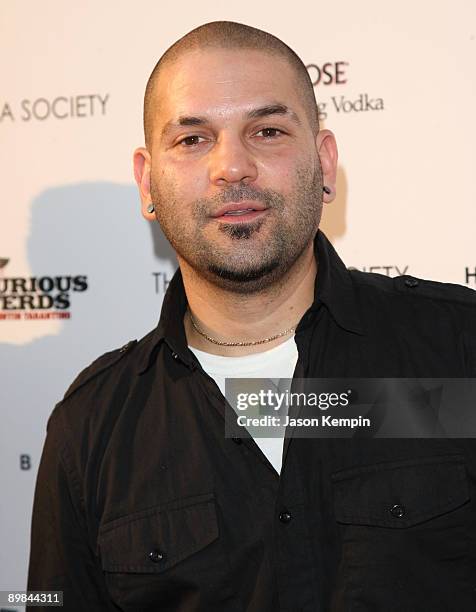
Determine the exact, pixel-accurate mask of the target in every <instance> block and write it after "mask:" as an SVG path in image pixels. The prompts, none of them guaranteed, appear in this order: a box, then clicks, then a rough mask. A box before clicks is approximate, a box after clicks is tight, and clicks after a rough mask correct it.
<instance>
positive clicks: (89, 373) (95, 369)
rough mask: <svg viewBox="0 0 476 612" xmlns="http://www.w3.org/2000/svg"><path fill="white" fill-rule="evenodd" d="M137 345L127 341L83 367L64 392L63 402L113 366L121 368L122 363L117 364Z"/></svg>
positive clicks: (134, 341) (135, 342) (134, 342)
mask: <svg viewBox="0 0 476 612" xmlns="http://www.w3.org/2000/svg"><path fill="white" fill-rule="evenodd" d="M137 344H138V342H137V340H129V342H127V343H126V344H124V345H123V346H121V347H120V348H117V349H114V350H112V351H108V352H107V353H104V354H102V355H100V356H99V357H97V358H96V359H95V360H94V361H93V362H92V363H90V364H89V365H88V366H87V367H85V368H84V369H83V370H82V371H81V372H80V373H79V374H78V375H77V376H76V378H75V379H74V380H73V382H72V383H71V384H70V386H69V387H68V389H67V390H66V393H65V394H64V397H63V400H65V399H68V398H69V397H70V396H72V395H73V394H74V393H76V392H77V391H78V390H79V389H80V388H82V387H84V386H85V385H87V384H88V383H90V382H92V381H93V380H94V379H96V378H98V377H101V376H102V375H105V374H106V373H107V372H108V371H109V370H110V369H112V368H114V367H115V366H116V367H117V366H119V367H121V368H122V366H123V365H124V363H119V362H123V360H124V358H125V357H126V355H128V354H129V353H131V351H132V350H133V349H134V348H135V346H136V345H137Z"/></svg>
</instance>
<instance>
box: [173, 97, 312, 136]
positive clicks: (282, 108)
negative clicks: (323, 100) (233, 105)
mask: <svg viewBox="0 0 476 612" xmlns="http://www.w3.org/2000/svg"><path fill="white" fill-rule="evenodd" d="M270 115H285V116H287V117H289V118H290V119H292V121H294V123H296V124H297V125H301V120H300V119H299V117H298V116H297V115H296V113H295V112H294V111H293V110H291V109H290V108H288V107H287V106H286V105H285V104H266V105H265V106H260V107H258V108H253V109H252V110H250V111H248V112H247V113H246V114H245V117H246V119H260V118H261V117H269V116H270ZM207 123H209V119H207V118H206V117H201V116H196V117H194V116H187V115H184V116H181V117H179V118H178V119H177V120H176V121H168V122H167V123H166V124H165V125H164V127H163V129H162V136H164V135H165V134H167V133H168V132H170V131H171V130H173V129H174V128H175V129H176V128H179V127H183V126H187V125H190V126H194V125H206V124H207Z"/></svg>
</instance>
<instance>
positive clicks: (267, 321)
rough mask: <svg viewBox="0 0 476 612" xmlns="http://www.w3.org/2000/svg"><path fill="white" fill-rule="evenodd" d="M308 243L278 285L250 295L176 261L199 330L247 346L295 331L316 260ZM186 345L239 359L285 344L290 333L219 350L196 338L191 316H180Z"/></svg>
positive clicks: (310, 295) (309, 300)
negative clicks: (218, 283) (220, 283)
mask: <svg viewBox="0 0 476 612" xmlns="http://www.w3.org/2000/svg"><path fill="white" fill-rule="evenodd" d="M313 246H314V245H313V243H312V242H311V244H310V245H309V248H308V249H306V251H305V252H304V253H303V254H302V255H301V257H300V258H299V259H298V260H297V261H296V262H295V263H294V265H293V266H292V268H291V269H290V270H288V272H287V273H286V274H285V275H284V277H282V278H281V279H280V280H279V282H277V283H275V284H274V285H272V286H270V287H268V288H267V289H266V290H263V291H262V292H259V293H255V294H242V293H236V292H231V291H227V290H224V289H222V288H221V287H218V286H217V285H214V284H213V283H211V282H210V281H208V280H207V279H204V278H203V277H201V276H199V275H197V274H196V273H195V271H194V270H193V269H192V268H191V267H190V266H189V265H188V264H187V263H186V262H185V261H183V260H182V259H180V258H179V263H180V269H181V273H182V279H183V284H184V288H185V293H186V295H187V301H188V304H189V308H190V309H191V311H192V313H193V318H194V320H195V322H196V324H197V325H198V326H199V328H200V330H201V331H203V332H204V333H206V334H207V335H209V336H210V337H212V338H215V339H218V340H220V341H227V342H238V341H244V342H252V341H256V340H261V339H264V338H269V337H271V336H274V335H276V334H279V333H280V332H282V331H284V330H286V329H289V328H295V327H296V326H297V324H298V323H299V321H300V319H301V317H302V316H303V314H304V313H305V312H306V310H307V309H308V308H309V307H310V306H311V304H312V303H313V301H314V284H315V279H316V274H317V262H316V259H315V256H314V249H313ZM184 328H185V334H186V337H187V341H188V344H189V345H190V346H193V347H194V348H197V349H199V350H202V351H207V352H208V353H213V354H215V355H223V356H228V357H238V356H241V355H250V354H253V353H259V352H262V351H266V350H269V349H271V348H273V347H275V346H278V345H279V344H281V343H282V342H284V341H286V340H287V339H288V338H289V337H290V336H291V335H292V332H290V333H288V334H286V335H285V336H281V337H280V338H277V339H276V340H273V341H271V342H267V343H263V344H256V345H253V346H245V347H243V346H236V347H235V346H233V347H229V346H219V345H217V344H214V343H212V342H210V341H209V340H207V339H206V338H204V337H203V336H202V335H200V334H199V333H198V332H197V331H196V330H195V328H194V327H193V325H192V322H191V320H190V314H189V312H188V311H187V312H186V313H185V316H184Z"/></svg>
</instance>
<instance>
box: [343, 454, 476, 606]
mask: <svg viewBox="0 0 476 612" xmlns="http://www.w3.org/2000/svg"><path fill="white" fill-rule="evenodd" d="M332 487H333V493H334V513H335V519H336V522H337V523H338V524H339V526H340V534H341V539H342V549H341V550H342V554H341V560H340V566H339V571H338V579H337V583H338V586H337V592H338V593H339V604H338V605H336V607H335V608H334V609H335V610H341V609H347V607H346V606H353V607H352V609H353V610H354V609H355V610H357V611H359V612H360V610H369V609H379V610H380V609H382V610H383V609H386V610H394V609H398V610H403V609H405V610H406V609H408V610H410V609H413V610H416V609H435V610H443V609H445V610H446V609H450V607H448V608H446V607H444V605H446V604H447V605H448V606H450V604H451V597H452V595H451V593H452V592H454V591H455V590H456V591H458V592H460V593H466V594H468V597H469V596H470V595H469V593H470V591H471V582H472V580H471V576H470V565H469V555H468V551H469V538H468V526H469V523H470V520H471V519H470V513H471V509H472V504H470V503H468V502H469V500H470V490H469V484H468V479H467V475H466V469H465V463H464V457H463V456H462V455H457V454H455V455H444V456H435V457H426V458H415V459H410V460H406V461H398V462H386V463H380V464H375V465H370V466H365V467H360V468H355V469H350V470H344V471H340V472H336V473H334V474H333V476H332ZM419 602H423V603H422V606H423V607H419V605H417V604H418V603H419ZM442 602H444V604H443V603H442ZM430 604H432V605H433V604H434V605H435V606H436V607H434V608H432V606H431V605H430ZM406 605H408V607H405V606H406ZM392 606H395V608H394V607H392ZM398 606H401V607H398ZM425 606H427V607H425ZM438 606H440V607H438ZM441 606H443V607H441ZM334 609H333V610H334Z"/></svg>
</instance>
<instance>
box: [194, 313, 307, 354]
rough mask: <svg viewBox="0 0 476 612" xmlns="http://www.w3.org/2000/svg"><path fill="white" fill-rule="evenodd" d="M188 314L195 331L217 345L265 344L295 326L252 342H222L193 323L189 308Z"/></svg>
mask: <svg viewBox="0 0 476 612" xmlns="http://www.w3.org/2000/svg"><path fill="white" fill-rule="evenodd" d="M188 314H189V316H190V321H191V322H192V325H193V327H194V328H195V329H196V330H197V332H198V333H199V334H200V335H201V336H203V337H204V338H206V339H207V340H208V341H209V342H212V343H213V344H218V346H255V345H256V344H266V342H272V341H273V340H276V339H277V338H281V337H282V336H285V335H286V334H289V333H290V332H294V331H295V330H296V328H295V327H290V328H289V329H285V330H284V331H282V332H280V333H279V334H276V335H275V336H270V337H269V338H263V339H262V340H253V341H252V342H222V341H221V340H217V339H216V338H212V337H211V336H209V335H208V334H206V333H205V332H204V331H202V330H201V329H200V328H199V327H198V325H197V324H196V323H195V321H194V319H193V317H192V313H191V312H190V310H189V311H188Z"/></svg>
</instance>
